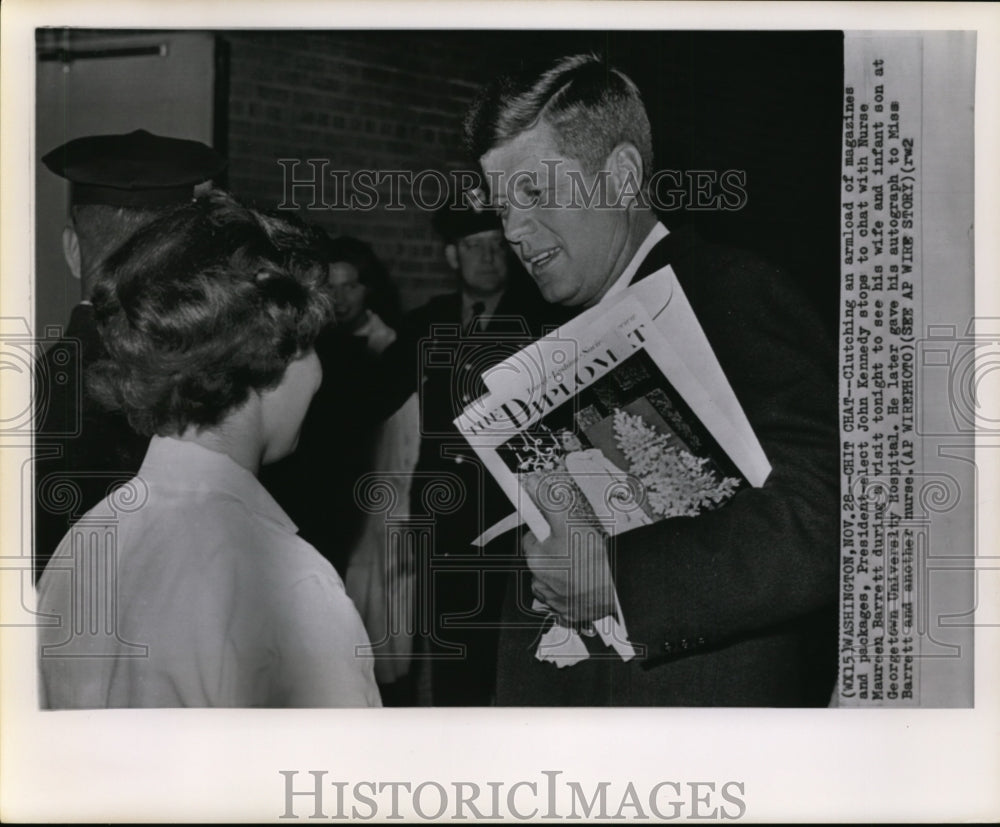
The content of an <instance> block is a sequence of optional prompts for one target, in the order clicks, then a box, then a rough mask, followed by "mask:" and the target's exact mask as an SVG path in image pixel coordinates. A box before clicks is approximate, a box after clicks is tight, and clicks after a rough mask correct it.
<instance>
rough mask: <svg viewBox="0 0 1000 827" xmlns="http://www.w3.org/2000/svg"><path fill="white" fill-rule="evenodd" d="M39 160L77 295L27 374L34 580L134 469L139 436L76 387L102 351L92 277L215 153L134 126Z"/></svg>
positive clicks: (183, 195)
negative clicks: (62, 218) (64, 215)
mask: <svg viewBox="0 0 1000 827" xmlns="http://www.w3.org/2000/svg"><path fill="white" fill-rule="evenodd" d="M42 163H44V164H45V166H46V167H48V168H49V169H50V170H51V171H52V172H54V173H55V174H56V175H59V176H61V177H63V178H66V179H67V180H68V181H69V182H70V184H71V190H70V220H69V222H68V224H67V225H66V227H65V229H64V230H63V255H64V256H65V259H66V264H67V265H68V266H69V269H70V272H71V273H72V274H73V276H74V277H75V278H77V279H79V280H80V285H81V299H82V300H81V302H80V303H79V304H78V305H77V306H76V307H75V308H74V309H73V312H72V315H71V316H70V321H69V325H68V326H67V328H66V331H65V334H64V336H63V337H62V338H61V339H59V340H58V341H57V342H55V343H54V344H53V345H52V347H51V348H50V349H49V350H48V351H47V352H46V354H45V357H44V359H43V361H42V363H41V365H40V366H39V370H38V373H37V375H36V413H35V421H36V423H37V429H36V446H35V458H36V464H35V483H36V487H35V495H36V496H35V562H34V566H35V576H36V579H37V577H38V575H39V574H40V573H41V571H42V570H43V569H44V567H45V564H46V562H47V561H48V558H49V557H50V556H51V554H52V552H53V551H54V550H55V548H56V546H57V545H58V544H59V541H60V540H61V539H62V537H63V536H64V535H65V534H66V532H67V531H68V530H69V528H70V526H71V525H72V524H73V523H74V522H75V521H76V520H77V519H79V517H81V516H82V515H83V514H84V513H85V512H86V511H87V510H89V509H90V508H91V507H92V506H93V505H95V504H96V503H97V502H99V501H100V500H101V499H102V498H103V497H104V496H105V495H106V494H107V492H108V490H109V489H110V488H113V487H116V486H118V485H120V484H121V483H123V482H125V481H126V480H128V479H129V478H131V477H132V476H133V475H134V474H135V473H136V471H138V469H139V466H140V464H141V462H142V458H143V455H144V454H145V451H146V445H147V443H148V439H147V438H144V437H140V436H138V435H137V434H135V433H134V432H133V431H132V430H131V428H129V427H128V424H127V422H126V421H125V418H124V417H123V416H122V415H121V414H117V413H114V412H106V411H103V410H101V409H100V408H99V407H98V406H97V405H96V403H95V402H94V400H93V399H91V397H90V396H89V394H88V393H87V390H86V384H85V371H86V368H87V366H88V365H90V364H92V363H93V362H94V361H96V360H97V359H99V358H100V357H101V356H102V354H103V346H102V344H101V341H100V338H99V336H98V333H97V326H96V324H95V321H94V313H93V308H92V307H91V305H90V290H91V287H92V284H93V282H94V275H95V274H96V273H97V272H98V271H99V269H100V267H101V266H102V264H103V262H104V261H105V260H106V259H107V257H108V256H109V255H110V254H111V253H112V252H113V251H114V250H115V249H117V248H118V247H119V246H120V245H121V244H122V243H123V242H124V241H126V240H127V239H128V238H129V237H130V236H131V235H132V234H133V233H134V232H136V230H138V229H139V228H140V227H142V226H143V225H144V224H146V223H147V222H149V221H150V220H152V219H153V218H155V217H156V216H158V215H160V214H161V213H163V212H165V211H166V210H169V209H171V208H172V207H174V206H176V205H178V204H181V203H183V202H185V201H188V200H190V199H191V198H192V197H193V196H194V194H195V188H196V186H198V185H205V186H207V183H206V182H208V181H209V180H210V179H212V178H213V177H215V176H217V175H218V174H219V173H220V172H221V171H222V169H223V168H224V166H225V160H224V159H223V158H222V156H220V155H219V154H218V153H216V152H215V151H214V150H212V149H211V148H209V147H207V146H205V145H204V144H202V143H200V142H198V141H191V140H184V139H180V138H168V137H163V136H160V135H153V134H151V133H149V132H146V131H145V130H141V129H140V130H136V131H134V132H130V133H128V134H123V135H90V136H87V137H83V138H76V139H75V140H72V141H69V142H68V143H66V144H63V145H62V146H59V147H57V148H55V149H53V150H52V151H51V152H49V153H48V154H47V155H45V156H44V157H43V158H42Z"/></svg>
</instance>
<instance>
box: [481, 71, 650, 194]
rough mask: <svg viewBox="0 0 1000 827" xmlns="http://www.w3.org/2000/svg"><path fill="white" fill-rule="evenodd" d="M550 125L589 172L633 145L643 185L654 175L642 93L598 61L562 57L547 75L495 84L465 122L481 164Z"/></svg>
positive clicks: (508, 77) (564, 149)
mask: <svg viewBox="0 0 1000 827" xmlns="http://www.w3.org/2000/svg"><path fill="white" fill-rule="evenodd" d="M543 122H544V123H546V124H548V125H549V126H550V127H551V128H552V129H553V131H554V132H555V134H556V136H557V140H558V142H559V146H558V149H559V151H560V152H561V153H562V154H563V156H565V157H567V158H573V159H575V160H577V161H579V162H580V163H581V164H582V165H583V167H584V169H586V170H587V172H596V171H597V170H598V169H599V168H600V167H601V166H602V165H603V164H604V162H605V160H607V157H608V155H610V154H611V150H612V149H614V148H615V147H616V146H618V144H620V143H623V142H628V143H631V144H633V145H634V146H635V147H636V149H638V150H639V153H640V155H641V156H642V164H643V178H644V180H643V181H642V182H641V183H645V182H646V180H648V178H649V176H650V175H651V174H652V171H653V138H652V130H651V129H650V126H649V116H648V115H647V114H646V107H645V106H644V105H643V102H642V96H641V95H640V94H639V89H638V87H637V86H636V85H635V84H634V83H633V82H632V80H631V79H630V78H629V77H628V76H627V75H625V74H624V73H623V72H621V71H619V70H618V69H615V68H613V67H612V66H609V65H608V64H607V63H605V62H604V61H603V60H602V59H601V58H599V57H597V56H596V55H593V54H582V55H572V56H570V57H563V58H560V59H559V60H557V61H556V62H555V63H554V64H553V65H550V66H549V67H548V68H546V69H545V70H543V71H541V72H540V73H539V72H538V71H537V70H525V71H522V72H520V73H517V74H513V73H512V74H504V75H501V76H499V77H498V78H496V79H495V80H494V81H493V82H492V83H491V84H489V85H488V86H487V87H485V89H483V90H482V91H481V92H480V94H479V95H478V97H477V98H476V99H475V100H474V101H473V103H472V105H471V107H470V108H469V111H468V113H467V114H466V117H465V125H464V126H465V143H466V148H467V149H468V150H469V152H470V153H471V154H472V157H473V158H482V156H483V155H485V154H486V153H487V152H489V151H490V150H491V149H495V148H496V147H498V146H502V145H503V144H505V143H508V142H509V141H512V140H514V139H515V138H516V137H517V136H518V135H520V134H521V133H522V132H526V131H528V130H529V129H532V128H534V127H535V126H537V125H538V124H540V123H543Z"/></svg>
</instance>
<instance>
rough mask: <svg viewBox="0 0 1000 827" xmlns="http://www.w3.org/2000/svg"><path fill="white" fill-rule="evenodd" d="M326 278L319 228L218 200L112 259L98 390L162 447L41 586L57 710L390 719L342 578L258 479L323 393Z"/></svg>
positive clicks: (47, 698) (99, 301) (49, 688)
mask: <svg viewBox="0 0 1000 827" xmlns="http://www.w3.org/2000/svg"><path fill="white" fill-rule="evenodd" d="M325 277H326V265H325V263H324V261H323V257H322V253H321V252H320V251H319V250H318V249H317V246H316V238H315V237H314V236H312V234H311V233H310V232H309V231H308V230H306V229H304V228H301V227H297V226H295V225H293V224H291V223H288V222H285V221H282V220H281V219H280V218H275V217H268V216H264V215H262V214H260V213H258V212H255V211H253V210H250V209H248V208H246V207H244V206H242V205H240V204H239V203H238V202H236V201H235V200H234V199H233V198H232V197H231V196H228V195H225V194H222V193H218V192H216V193H212V194H210V195H208V196H203V197H201V198H199V199H197V200H195V201H193V202H191V203H190V204H187V205H185V206H183V207H180V208H178V209H177V210H175V211H172V212H171V213H169V214H167V215H166V216H164V217H162V218H160V219H158V220H156V221H155V222H153V223H152V224H150V225H149V226H147V227H145V228H143V229H141V230H140V231H139V232H138V233H137V234H136V235H135V236H134V237H133V238H132V239H130V240H129V241H128V242H127V243H126V244H125V245H124V246H123V247H122V248H121V249H120V250H119V251H117V252H116V253H115V254H114V255H113V256H112V257H111V258H110V259H109V260H108V262H107V265H106V267H105V269H104V272H103V274H102V276H101V280H100V281H99V283H98V285H97V286H96V288H95V290H94V296H93V302H94V308H95V315H96V318H97V321H98V324H99V325H100V328H101V335H102V338H103V341H104V344H105V347H106V349H107V352H108V356H109V358H108V359H107V360H106V361H104V362H103V363H101V364H100V365H99V366H95V368H96V370H95V372H94V375H93V377H92V381H93V385H94V389H95V392H97V393H98V394H99V395H100V396H101V397H103V398H104V399H106V400H107V401H109V402H110V403H111V404H114V405H117V406H118V407H120V408H121V409H122V410H124V412H125V414H126V415H127V417H128V419H129V422H130V423H131V425H132V427H133V428H135V429H136V430H137V431H140V432H141V433H146V434H151V435H152V440H151V442H150V446H149V450H148V452H147V454H146V458H145V460H144V462H143V465H142V468H141V469H140V471H139V474H138V475H137V477H135V478H134V479H133V480H132V481H131V483H130V484H129V485H127V486H125V487H124V488H121V489H118V490H117V491H115V492H113V493H111V494H110V495H109V496H108V497H106V498H105V499H104V500H103V501H102V502H101V503H100V504H99V505H98V506H97V507H95V508H94V509H92V510H91V511H90V512H88V514H87V515H86V516H85V517H84V518H83V519H82V520H81V521H80V522H79V523H78V524H77V525H76V526H74V528H73V529H72V530H71V531H70V533H69V534H68V535H67V536H66V538H64V540H63V542H62V543H61V544H60V547H59V549H58V550H57V552H56V554H55V555H54V556H53V558H52V560H51V561H50V562H49V564H48V566H47V568H46V570H45V573H44V574H43V576H42V578H41V581H40V583H39V600H38V606H39V610H40V612H42V613H43V614H44V615H49V616H54V617H57V618H60V619H61V621H62V622H61V623H60V624H59V625H57V626H56V625H49V626H43V627H42V628H41V630H40V637H41V644H42V647H41V652H40V664H41V700H42V706H43V707H45V708H63V709H65V708H97V707H177V706H199V707H205V706H224V707H253V706H263V707H331V706H346V707H359V706H378V705H380V700H379V696H378V690H377V688H376V685H375V681H374V676H373V669H372V662H371V659H370V657H368V658H366V657H365V656H364V653H365V651H366V649H367V647H368V639H367V636H366V634H365V630H364V627H363V626H362V624H361V620H360V618H359V617H358V614H357V611H356V610H355V608H354V606H353V604H352V603H351V601H350V599H349V598H348V597H347V595H346V594H345V592H344V588H343V583H342V581H341V579H340V577H339V576H338V575H337V573H336V572H335V571H334V569H333V568H332V567H331V566H330V564H329V563H327V562H326V561H325V560H324V559H323V558H322V557H321V556H320V555H319V553H318V552H317V551H316V550H315V549H314V548H313V547H312V546H310V545H309V544H308V543H306V542H305V541H304V540H302V539H301V538H299V537H298V536H296V528H295V525H294V524H293V523H292V522H291V520H290V519H289V518H288V516H287V515H286V514H285V512H284V511H283V510H282V509H281V508H280V507H279V506H278V505H277V503H275V501H274V500H273V499H272V498H271V496H270V495H269V494H268V493H267V492H266V490H265V489H264V488H263V486H261V485H260V483H259V482H258V481H257V474H258V471H259V469H260V467H261V465H263V464H265V463H268V462H273V461H275V460H277V459H280V458H281V457H283V456H286V455H288V454H289V453H291V452H292V451H293V450H294V449H295V446H296V443H297V441H298V436H299V430H300V428H301V425H302V420H303V418H304V417H305V414H306V411H307V409H308V407H309V403H310V401H311V400H312V397H313V395H314V394H315V392H316V390H317V389H318V387H319V385H320V382H321V379H322V369H321V368H320V365H319V361H318V359H317V358H316V355H315V352H314V351H313V342H314V340H315V338H316V336H317V335H318V333H319V331H320V329H321V328H322V327H323V325H324V324H325V322H326V319H327V315H328V312H329V307H328V303H327V302H326V300H325V298H324V294H323V291H322V284H323V281H324V280H325Z"/></svg>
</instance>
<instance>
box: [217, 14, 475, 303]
mask: <svg viewBox="0 0 1000 827" xmlns="http://www.w3.org/2000/svg"><path fill="white" fill-rule="evenodd" d="M224 37H225V39H226V40H227V41H228V44H229V50H230V81H229V90H230V96H229V123H228V153H229V158H230V167H229V186H230V188H231V189H233V191H235V192H236V193H238V194H239V195H241V196H244V197H248V198H251V199H253V200H254V201H255V202H257V203H258V204H260V205H261V206H268V207H274V206H277V205H278V204H280V203H281V202H282V200H283V192H282V190H283V188H284V185H285V178H286V176H287V177H288V178H289V179H291V177H292V176H294V177H296V178H299V179H302V178H311V177H313V175H314V173H313V169H314V168H317V169H321V167H319V166H318V165H317V166H316V167H311V166H309V165H307V164H306V163H305V161H306V159H323V160H327V161H328V162H329V164H328V166H327V167H326V169H325V171H326V173H327V174H326V176H325V179H324V180H325V184H326V185H325V187H324V191H323V192H322V194H321V196H320V200H321V202H322V201H323V200H325V202H326V203H327V204H344V203H345V202H346V201H347V200H348V199H347V198H345V195H348V196H349V195H350V193H349V192H348V193H345V192H344V191H343V190H342V188H341V187H340V185H339V183H338V182H337V181H335V179H334V176H333V175H332V174H331V173H332V171H334V170H350V171H357V170H381V171H385V170H407V171H410V172H419V171H420V170H424V169H432V170H439V171H447V170H452V169H456V168H459V167H463V166H468V163H467V162H466V159H465V157H464V153H463V151H462V145H461V118H462V115H463V113H464V111H465V109H466V107H467V106H468V103H469V101H470V100H471V98H472V95H473V94H474V93H475V90H476V89H477V88H478V86H479V83H480V80H479V78H478V74H479V71H477V70H481V68H482V67H481V58H480V57H479V55H478V54H477V50H475V49H473V48H471V46H470V45H469V44H468V43H467V42H465V40H464V39H463V38H462V37H460V36H456V35H455V34H453V33H447V32H446V33H434V34H425V35H420V36H419V37H414V34H413V33H409V34H407V33H394V32H385V33H373V32H364V33H351V32H309V33H300V32H229V33H226V34H225V35H224ZM279 159H299V160H300V161H301V163H300V164H299V165H298V167H297V168H294V167H293V166H292V164H291V163H290V162H288V161H286V163H285V165H284V167H283V165H282V164H279V163H278V160H279ZM392 186H393V185H392V184H390V183H387V182H385V181H383V182H382V184H381V185H380V186H378V187H377V189H378V191H379V196H380V197H379V199H378V202H379V203H378V204H377V205H376V206H375V208H374V209H370V210H346V209H324V208H314V209H307V206H308V205H309V204H310V201H311V197H310V192H309V189H308V188H301V187H300V188H297V189H296V190H294V192H293V194H292V202H293V203H296V204H298V205H299V208H300V209H299V214H300V215H302V216H303V217H304V218H307V219H309V220H312V221H315V222H317V223H319V224H321V225H322V226H323V227H325V228H326V229H327V230H328V231H329V232H330V233H331V234H333V235H339V234H350V235H354V236H357V237H359V238H361V239H363V240H365V241H367V242H369V243H371V244H372V245H373V246H374V248H375V250H376V252H377V253H378V255H379V257H380V258H381V259H382V260H383V261H384V262H385V263H386V265H387V266H388V267H389V271H390V273H391V275H392V277H393V280H394V282H395V284H396V285H397V288H398V289H399V292H400V298H401V302H402V304H403V306H404V307H405V308H409V307H413V306H415V305H416V304H419V303H420V302H422V301H423V300H425V299H426V298H427V297H429V296H431V295H434V294H435V293H439V292H442V291H444V290H447V289H449V288H450V287H451V286H452V284H453V282H452V280H451V277H450V274H449V272H448V270H447V267H446V265H445V263H444V259H443V252H442V249H441V245H440V242H439V241H438V239H437V238H436V237H435V235H434V233H433V232H432V230H431V227H430V214H429V213H428V212H427V211H426V210H423V209H418V208H417V207H416V206H415V204H414V201H413V199H412V197H411V194H410V190H409V188H408V187H403V188H401V197H400V199H399V200H400V203H401V204H402V206H403V209H398V210H396V209H391V208H390V207H389V205H388V202H389V201H390V200H391V199H390V187H392ZM395 189H396V190H397V191H400V188H399V187H395ZM423 193H424V197H425V199H427V200H431V201H432V200H433V199H434V197H435V195H436V184H435V183H434V182H433V181H432V180H426V182H425V188H424V189H423ZM356 195H358V196H359V197H360V196H363V195H364V192H360V193H356ZM286 205H287V204H286Z"/></svg>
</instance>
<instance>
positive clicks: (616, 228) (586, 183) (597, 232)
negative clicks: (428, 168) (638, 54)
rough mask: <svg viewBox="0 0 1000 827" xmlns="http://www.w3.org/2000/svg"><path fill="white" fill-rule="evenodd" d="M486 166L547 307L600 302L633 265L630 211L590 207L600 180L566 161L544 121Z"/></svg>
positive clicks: (508, 232)
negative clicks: (628, 248) (629, 255)
mask: <svg viewBox="0 0 1000 827" xmlns="http://www.w3.org/2000/svg"><path fill="white" fill-rule="evenodd" d="M479 160H480V164H481V165H482V168H483V173H484V174H485V176H486V180H487V181H488V182H489V186H490V188H491V189H492V192H491V195H492V197H493V200H494V202H495V203H496V205H497V207H498V208H499V209H500V213H501V216H502V218H503V226H504V235H505V236H506V238H507V241H508V242H509V243H510V245H511V247H513V249H514V252H515V253H517V255H518V257H519V258H520V259H521V261H522V262H523V263H524V267H525V269H526V270H527V271H528V272H529V273H531V275H532V277H533V278H534V279H535V281H536V282H537V283H538V287H539V290H541V293H542V295H543V296H544V297H545V299H546V301H549V302H553V303H556V304H563V305H568V306H574V305H590V304H595V303H596V302H597V301H598V300H599V299H600V298H601V296H603V295H604V293H605V292H606V291H607V289H608V288H609V287H610V286H611V285H612V284H614V282H615V279H616V278H617V277H618V276H619V275H620V274H621V272H622V271H623V270H624V269H625V266H626V264H627V263H628V262H627V261H625V260H624V256H625V246H626V242H627V240H628V219H627V215H626V209H625V208H624V207H622V206H613V207H611V206H601V205H600V204H599V202H600V200H601V197H600V195H599V194H598V195H597V196H595V198H594V199H593V200H594V202H595V203H593V204H592V205H591V206H589V207H588V206H586V203H587V196H586V192H590V191H591V190H592V189H593V187H594V183H595V180H597V177H598V175H597V173H596V172H595V173H588V172H586V171H585V170H584V168H583V166H582V165H581V163H580V162H579V161H577V160H575V159H573V158H566V157H564V156H563V155H561V154H560V152H559V150H558V149H557V140H556V136H555V134H554V133H553V132H552V129H551V128H550V127H549V126H548V124H546V123H544V122H542V123H540V124H538V125H537V126H535V127H533V128H532V129H529V130H528V131H526V132H522V133H521V134H520V135H518V136H517V137H516V138H515V139H514V140H513V141H510V142H509V143H506V144H503V145H501V146H498V147H495V148H493V149H491V150H490V151H489V152H487V153H486V154H485V155H483V157H482V158H480V159H479ZM584 187H585V188H586V191H584Z"/></svg>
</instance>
